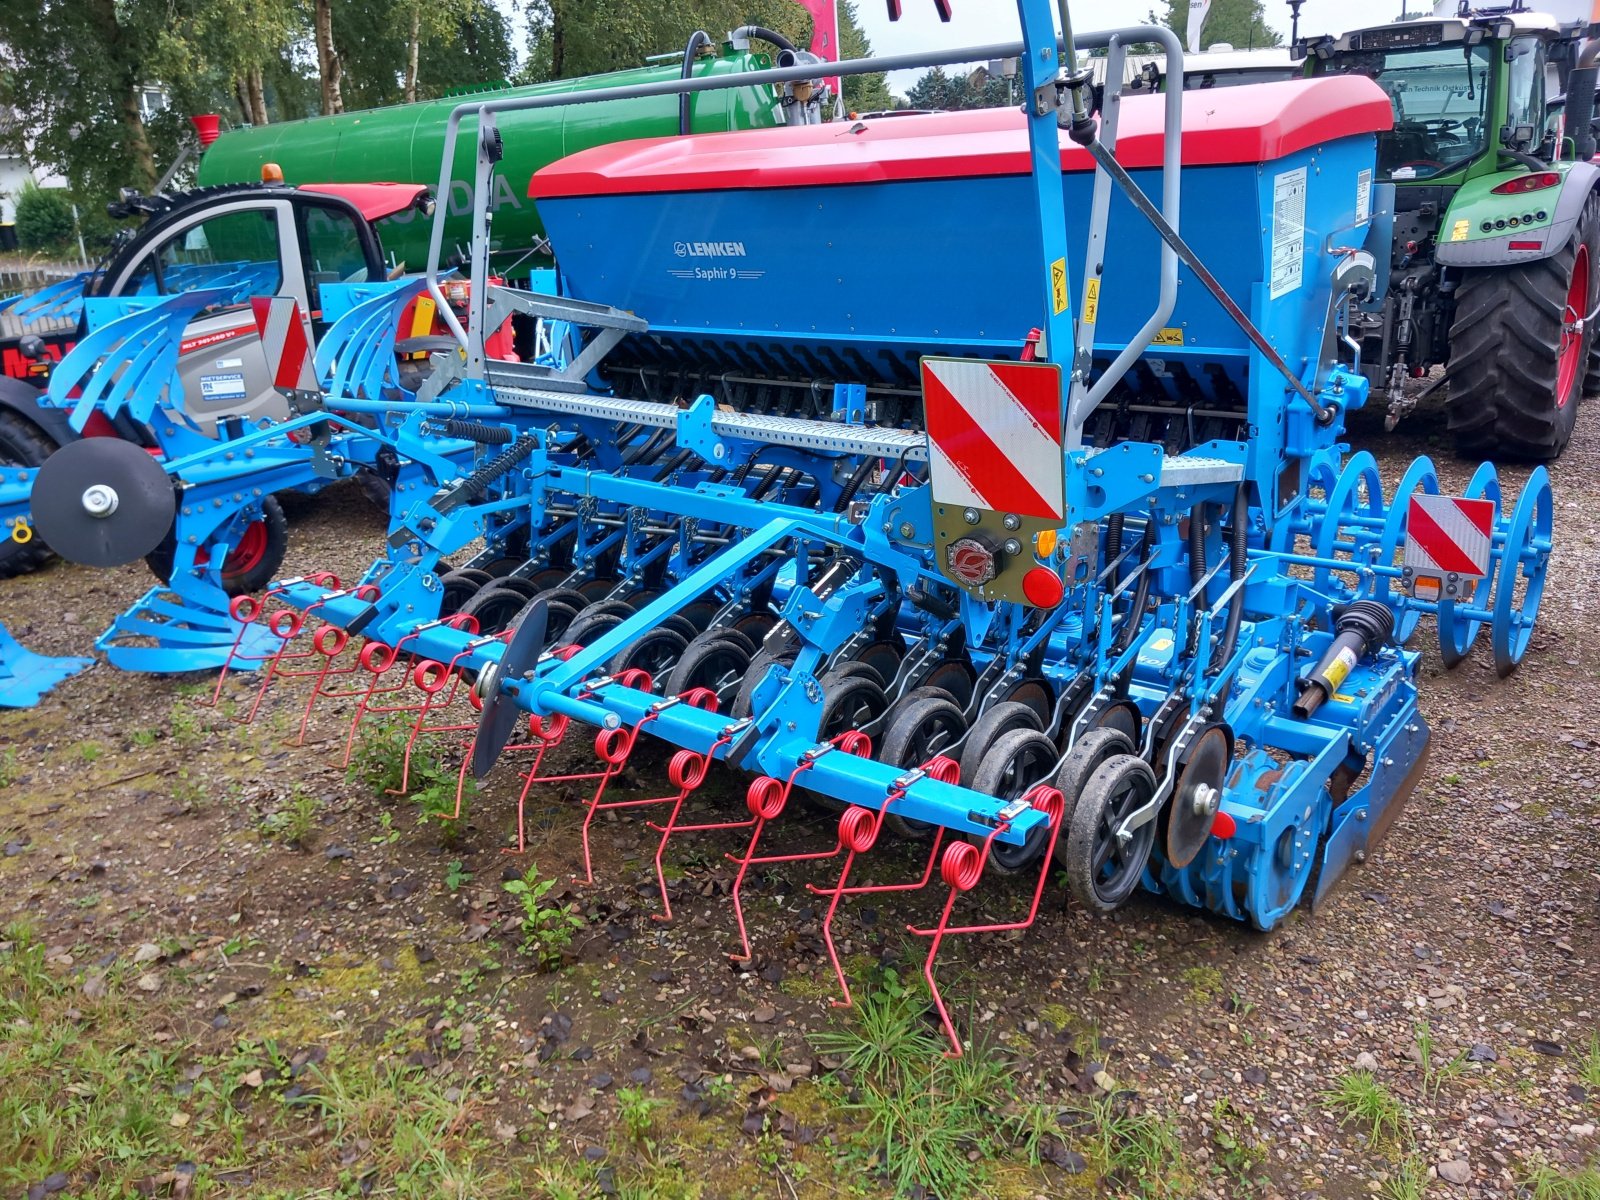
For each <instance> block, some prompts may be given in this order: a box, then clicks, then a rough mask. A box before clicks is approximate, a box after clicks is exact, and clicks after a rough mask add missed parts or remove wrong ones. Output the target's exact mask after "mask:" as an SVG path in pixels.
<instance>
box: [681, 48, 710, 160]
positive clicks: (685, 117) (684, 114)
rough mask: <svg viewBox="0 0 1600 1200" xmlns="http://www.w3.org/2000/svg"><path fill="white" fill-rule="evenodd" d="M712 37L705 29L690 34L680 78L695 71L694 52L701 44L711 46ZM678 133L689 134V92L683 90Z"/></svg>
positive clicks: (684, 51)
mask: <svg viewBox="0 0 1600 1200" xmlns="http://www.w3.org/2000/svg"><path fill="white" fill-rule="evenodd" d="M710 44H711V39H710V38H709V37H708V36H707V35H706V31H705V30H704V29H696V30H695V31H694V32H693V33H691V34H690V35H689V44H688V45H687V46H685V47H684V48H683V71H682V72H681V73H680V75H679V78H680V79H688V78H689V76H690V74H691V73H692V72H693V71H694V52H695V51H696V50H698V49H700V47H701V46H709V45H710ZM678 135H679V136H680V137H688V136H689V93H688V92H681V93H679V95H678Z"/></svg>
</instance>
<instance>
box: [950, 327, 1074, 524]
mask: <svg viewBox="0 0 1600 1200" xmlns="http://www.w3.org/2000/svg"><path fill="white" fill-rule="evenodd" d="M922 404H923V412H924V420H925V421H926V423H927V427H928V467H929V482H930V483H931V484H932V487H933V499H934V501H935V502H936V503H939V504H949V505H960V506H961V507H963V508H978V509H991V510H993V511H996V512H1002V513H1015V514H1016V515H1018V516H1020V517H1048V518H1058V519H1059V518H1060V517H1061V516H1062V513H1063V511H1064V509H1065V506H1066V497H1065V489H1066V481H1065V474H1064V472H1065V468H1064V466H1063V461H1062V452H1061V368H1060V366H1058V365H1057V364H1055V363H1024V362H984V361H982V360H979V359H970V358H924V359H923V360H922Z"/></svg>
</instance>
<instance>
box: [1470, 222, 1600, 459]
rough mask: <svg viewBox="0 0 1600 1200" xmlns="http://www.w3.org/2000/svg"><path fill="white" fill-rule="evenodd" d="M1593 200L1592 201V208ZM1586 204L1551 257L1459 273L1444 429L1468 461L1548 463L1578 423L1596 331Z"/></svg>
mask: <svg viewBox="0 0 1600 1200" xmlns="http://www.w3.org/2000/svg"><path fill="white" fill-rule="evenodd" d="M1593 204H1594V201H1592V200H1591V201H1590V205H1591V206H1592V205H1593ZM1592 219H1593V217H1592V214H1591V213H1590V211H1589V209H1588V208H1587V207H1586V209H1585V214H1584V218H1583V219H1582V220H1580V221H1579V222H1578V227H1577V228H1576V229H1574V230H1573V232H1572V236H1571V237H1570V238H1569V239H1568V241H1567V243H1566V245H1564V246H1562V247H1561V249H1560V250H1558V251H1556V253H1554V254H1552V255H1550V256H1549V257H1548V258H1541V259H1537V260H1535V261H1533V262H1525V263H1517V264H1514V265H1512V266H1502V267H1483V268H1477V269H1472V270H1467V271H1465V272H1463V275H1462V280H1461V286H1460V287H1459V288H1457V289H1456V315H1455V321H1454V323H1453V324H1452V325H1451V326H1450V404H1449V409H1448V415H1449V422H1450V434H1451V437H1452V438H1453V439H1454V441H1455V446H1456V452H1457V453H1459V454H1461V455H1464V456H1467V457H1473V458H1491V459H1494V460H1496V461H1500V462H1503V461H1505V460H1506V459H1524V460H1527V461H1530V462H1548V461H1550V460H1552V459H1554V458H1556V457H1557V456H1558V455H1559V454H1560V453H1561V451H1562V450H1564V449H1565V448H1566V445H1567V441H1568V440H1569V439H1570V438H1571V437H1572V427H1573V423H1574V422H1575V421H1576V420H1577V410H1578V401H1579V399H1580V398H1581V397H1582V394H1583V381H1584V375H1585V373H1586V371H1587V370H1588V366H1589V352H1590V348H1591V344H1592V342H1593V340H1594V331H1593V329H1592V328H1590V327H1589V326H1588V325H1587V324H1586V323H1585V322H1584V321H1583V318H1584V317H1586V316H1588V314H1589V311H1590V310H1591V309H1592V307H1593V302H1594V288H1593V279H1594V273H1595V271H1596V270H1600V263H1595V262H1594V261H1592V258H1591V255H1592V253H1593V247H1592V245H1591V241H1592V238H1591V237H1589V236H1586V234H1588V232H1589V230H1588V228H1587V227H1586V225H1585V221H1592Z"/></svg>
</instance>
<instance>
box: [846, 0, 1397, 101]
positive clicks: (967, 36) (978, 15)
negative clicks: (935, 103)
mask: <svg viewBox="0 0 1600 1200" xmlns="http://www.w3.org/2000/svg"><path fill="white" fill-rule="evenodd" d="M1425 5H1426V0H1424V2H1423V3H1417V2H1416V0H1413V3H1412V5H1411V7H1414V8H1422V7H1425ZM950 6H951V8H952V9H953V16H952V18H951V20H950V22H949V23H948V24H946V23H944V22H942V21H940V20H939V16H938V12H937V10H936V8H935V6H934V3H933V0H901V7H902V8H903V10H904V15H903V16H902V17H901V18H900V20H898V21H890V20H889V14H888V5H887V4H885V3H884V0H858V3H857V5H856V11H857V14H858V16H859V19H860V22H861V25H862V27H863V28H864V29H865V30H866V33H867V36H868V37H869V38H870V39H871V40H872V52H873V53H874V54H877V55H884V54H910V53H912V52H914V51H917V50H935V49H946V48H955V47H959V46H976V45H980V44H985V43H995V42H1009V41H1015V40H1017V39H1018V38H1019V37H1021V36H1022V35H1021V33H1020V32H1019V30H1018V26H1017V6H1016V3H1015V0H950ZM1154 7H1157V6H1156V5H1154V4H1152V3H1151V0H1093V2H1092V3H1089V2H1087V0H1077V2H1076V3H1074V4H1073V5H1072V21H1073V28H1074V29H1078V30H1084V31H1087V30H1091V29H1116V28H1119V27H1122V26H1128V25H1142V24H1144V23H1145V18H1146V17H1147V16H1148V15H1149V13H1150V10H1151V9H1152V8H1154ZM1162 7H1164V5H1163V6H1162ZM1262 8H1263V9H1264V10H1265V12H1266V17H1267V24H1269V25H1271V26H1272V27H1273V28H1274V29H1276V30H1278V31H1279V32H1280V33H1282V34H1283V38H1284V41H1285V42H1287V41H1288V40H1289V6H1288V5H1287V4H1285V3H1284V2H1283V0H1263V4H1262ZM1400 11H1401V0H1305V3H1304V4H1303V5H1302V6H1301V8H1300V31H1301V32H1302V33H1343V32H1344V31H1345V30H1347V29H1359V28H1361V27H1362V26H1363V25H1381V24H1383V23H1384V22H1386V21H1392V20H1394V19H1395V17H1396V16H1398V15H1399V13H1400ZM1241 49H1242V47H1241ZM917 74H918V73H917V72H911V73H909V74H907V73H905V72H896V73H895V74H894V75H893V76H891V78H890V86H891V87H892V88H893V90H895V91H896V92H900V93H904V92H905V90H906V88H907V87H908V86H910V85H911V84H912V83H913V82H915V81H916V78H917Z"/></svg>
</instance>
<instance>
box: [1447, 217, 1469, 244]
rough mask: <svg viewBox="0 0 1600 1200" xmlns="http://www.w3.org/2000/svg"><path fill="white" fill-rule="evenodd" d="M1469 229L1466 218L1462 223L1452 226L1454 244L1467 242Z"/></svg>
mask: <svg viewBox="0 0 1600 1200" xmlns="http://www.w3.org/2000/svg"><path fill="white" fill-rule="evenodd" d="M1467 228H1468V226H1467V222H1466V219H1465V218H1463V219H1462V220H1460V221H1457V222H1456V223H1455V224H1454V225H1452V226H1451V227H1450V240H1451V241H1452V242H1464V241H1466V240H1467Z"/></svg>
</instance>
